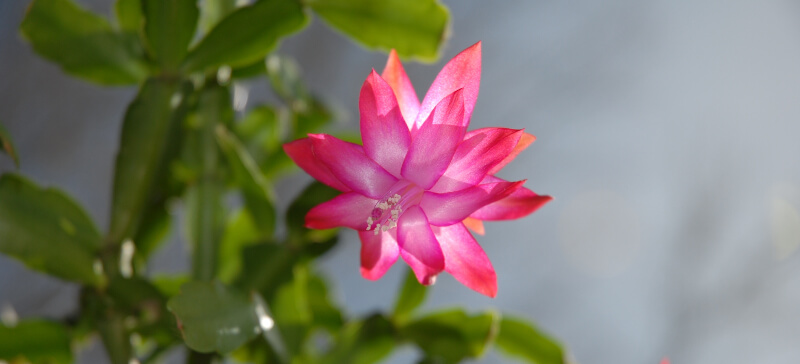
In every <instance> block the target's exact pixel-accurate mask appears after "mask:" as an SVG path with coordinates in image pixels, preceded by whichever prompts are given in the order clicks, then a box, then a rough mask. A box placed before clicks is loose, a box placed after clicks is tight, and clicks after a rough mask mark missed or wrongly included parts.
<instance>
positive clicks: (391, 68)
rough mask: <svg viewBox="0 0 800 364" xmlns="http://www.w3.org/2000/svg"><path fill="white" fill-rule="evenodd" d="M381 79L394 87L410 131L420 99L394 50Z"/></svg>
mask: <svg viewBox="0 0 800 364" xmlns="http://www.w3.org/2000/svg"><path fill="white" fill-rule="evenodd" d="M381 77H383V79H384V80H386V82H388V83H389V85H391V86H392V90H394V94H395V96H397V103H398V104H400V111H401V112H402V113H403V119H405V122H406V124H408V129H409V130H410V129H411V126H412V125H414V119H416V118H417V114H418V113H419V98H418V97H417V92H416V91H414V86H413V85H411V80H409V79H408V75H406V70H405V69H404V68H403V64H402V63H400V58H399V57H397V52H395V50H394V49H392V51H391V52H389V59H388V60H387V61H386V67H385V68H384V69H383V73H382V74H381Z"/></svg>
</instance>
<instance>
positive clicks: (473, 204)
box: [419, 181, 525, 226]
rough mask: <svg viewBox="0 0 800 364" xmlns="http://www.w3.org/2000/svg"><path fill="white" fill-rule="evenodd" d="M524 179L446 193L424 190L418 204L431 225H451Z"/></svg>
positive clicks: (493, 200)
mask: <svg viewBox="0 0 800 364" xmlns="http://www.w3.org/2000/svg"><path fill="white" fill-rule="evenodd" d="M523 183H525V181H519V182H495V183H486V184H481V185H477V186H473V187H470V188H466V189H463V190H461V191H455V192H448V193H435V192H425V193H424V194H423V195H422V200H421V201H420V203H419V206H420V207H421V208H422V210H423V211H425V216H427V217H428V220H429V221H430V224H431V225H436V226H446V225H452V224H455V223H458V222H461V220H464V219H466V218H467V217H469V216H470V214H472V213H474V212H475V211H476V210H478V209H480V208H481V207H483V206H486V205H488V204H490V203H492V202H495V201H497V200H500V199H502V198H504V197H506V196H508V195H510V194H511V193H513V192H514V191H516V190H517V189H518V188H519V187H520V186H522V184H523Z"/></svg>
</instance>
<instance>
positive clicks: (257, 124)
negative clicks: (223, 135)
mask: <svg viewBox="0 0 800 364" xmlns="http://www.w3.org/2000/svg"><path fill="white" fill-rule="evenodd" d="M282 124H283V123H281V118H280V116H279V115H278V112H277V111H275V109H273V108H272V107H269V106H259V107H256V108H254V109H252V110H250V112H248V113H247V115H245V117H244V118H242V120H241V121H239V122H238V123H236V124H235V125H234V132H235V133H236V135H237V136H238V137H239V138H240V139H241V140H242V143H244V144H245V145H246V146H247V150H248V151H249V152H250V154H251V155H252V156H253V159H255V160H256V162H257V163H260V162H262V161H263V160H264V159H265V158H267V157H268V156H269V155H270V154H273V153H283V150H282V149H281V139H282V136H283V134H284V130H283V129H284V126H283V125H282Z"/></svg>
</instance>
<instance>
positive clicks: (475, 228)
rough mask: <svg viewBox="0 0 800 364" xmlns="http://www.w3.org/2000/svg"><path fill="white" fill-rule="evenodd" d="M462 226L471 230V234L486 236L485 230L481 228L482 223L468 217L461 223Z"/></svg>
mask: <svg viewBox="0 0 800 364" xmlns="http://www.w3.org/2000/svg"><path fill="white" fill-rule="evenodd" d="M462 223H463V224H464V226H466V227H467V228H468V229H470V230H472V232H473V233H475V234H478V235H484V234H486V229H485V228H484V227H483V221H481V220H478V219H474V218H471V217H468V218H466V219H464V221H462Z"/></svg>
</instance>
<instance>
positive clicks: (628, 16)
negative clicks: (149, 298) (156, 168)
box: [0, 0, 800, 364]
mask: <svg viewBox="0 0 800 364" xmlns="http://www.w3.org/2000/svg"><path fill="white" fill-rule="evenodd" d="M80 2H81V3H83V4H86V5H87V6H89V7H91V8H93V9H95V10H99V11H105V12H107V11H108V9H109V7H110V5H109V4H108V3H110V2H108V1H101V0H92V1H89V0H84V1H80ZM447 5H448V6H450V8H451V10H452V14H453V29H452V30H453V33H452V34H453V37H452V38H451V39H450V41H449V42H448V44H447V47H446V48H445V50H444V53H443V57H442V61H441V62H440V63H439V64H436V65H421V64H409V65H407V67H406V69H407V71H408V73H409V74H410V77H411V79H412V81H413V82H414V84H415V86H416V88H417V93H418V94H419V95H420V97H422V95H424V92H425V90H426V89H427V86H428V85H429V84H430V82H431V81H432V80H433V78H434V77H435V75H436V73H437V72H438V70H439V68H440V67H441V64H442V63H443V62H444V61H446V60H448V59H449V58H450V57H452V56H453V55H455V54H456V53H458V52H459V51H460V50H462V49H464V48H466V47H467V46H469V45H471V44H473V43H475V42H476V41H478V40H483V76H482V83H481V95H480V98H479V99H478V104H477V107H476V109H475V113H474V114H473V118H472V126H473V127H474V128H477V127H485V126H505V127H512V128H526V129H527V131H529V132H531V133H533V134H535V135H536V136H537V137H538V140H537V141H536V143H534V144H533V145H532V146H531V147H530V148H529V149H528V150H527V151H525V152H524V153H523V154H522V155H521V156H520V157H518V158H517V160H516V161H515V162H514V163H512V164H511V165H510V166H509V167H507V168H506V170H504V171H502V172H501V173H500V175H501V176H502V177H505V178H508V179H522V178H528V183H527V186H528V187H530V188H532V189H534V190H535V191H537V192H540V193H546V194H551V195H553V196H555V198H556V200H555V201H554V202H552V203H550V204H549V205H547V206H545V207H544V208H543V209H542V210H540V211H539V212H537V213H535V214H534V215H532V216H529V217H527V218H525V219H523V220H520V221H513V222H499V223H489V224H487V234H486V236H483V237H478V240H479V242H481V244H482V245H483V247H484V248H485V250H486V251H487V253H488V255H489V257H490V258H491V259H492V262H493V263H494V265H495V268H496V270H497V274H498V278H499V286H500V288H499V294H498V297H497V298H496V299H488V298H485V297H482V296H480V295H478V294H476V293H474V292H472V291H470V290H468V289H466V288H465V287H463V286H461V285H460V284H458V283H457V282H456V281H455V280H453V279H452V278H451V277H449V276H445V275H443V276H442V277H441V279H440V280H439V282H438V283H437V284H436V286H435V288H434V289H433V290H432V293H431V296H430V300H429V301H428V302H427V304H426V308H428V309H434V308H439V307H446V306H453V305H465V306H467V307H469V308H470V309H474V310H479V309H485V308H489V307H494V308H496V309H498V310H501V311H503V312H513V313H517V314H519V315H522V316H525V317H527V318H529V319H533V320H535V321H536V322H537V323H538V324H539V325H540V326H542V327H543V328H544V329H546V330H547V331H548V332H550V333H552V334H553V335H554V336H556V337H557V338H559V339H560V340H562V341H563V343H564V344H565V345H566V346H567V347H569V349H570V350H571V352H572V353H573V355H574V357H575V358H576V359H577V360H578V361H580V362H581V363H610V364H616V363H657V362H658V361H659V360H660V359H661V358H662V357H664V356H669V357H670V358H671V359H672V361H673V363H698V364H699V363H798V362H800V344H798V339H800V278H798V277H800V254H799V253H798V252H797V247H798V245H800V213H798V208H800V168H799V167H800V165H799V164H798V162H800V143H798V141H797V139H798V136H800V119H799V117H800V71H798V67H799V66H800V3H798V2H797V1H790V0H750V1H746V0H729V1H712V0H698V1H668V0H663V1H661V0H654V1H634V0H611V1H603V2H599V1H591V0H573V1H503V2H499V1H484V2H481V1H477V0H471V1H449V2H447ZM25 6H26V1H22V0H2V1H0V70H2V74H1V76H0V121H2V122H3V124H4V125H5V126H6V127H7V128H8V129H9V131H10V133H11V135H12V136H13V138H14V140H15V142H16V145H17V148H18V150H19V154H20V155H21V158H22V168H21V172H22V173H23V174H25V175H27V176H30V177H32V178H33V179H34V180H36V181H38V182H40V183H44V184H48V185H55V186H58V187H60V188H62V189H64V190H66V191H67V192H69V193H70V194H71V195H72V196H74V197H75V198H76V199H77V200H78V201H80V202H81V203H82V204H83V205H84V206H85V207H86V209H87V210H88V211H89V213H90V214H91V215H92V216H93V217H94V218H95V219H96V221H97V223H98V225H99V226H101V227H104V226H106V224H107V221H108V217H107V213H108V210H109V204H110V201H109V196H110V182H111V177H112V167H113V158H114V153H115V150H116V147H117V138H118V132H119V129H120V122H121V116H122V113H123V111H124V108H125V106H126V104H127V103H128V102H129V101H130V100H131V98H132V97H133V95H134V90H133V89H131V88H101V87H98V86H94V85H91V84H88V83H86V82H83V81H80V80H76V79H73V78H71V77H68V76H66V75H64V74H62V73H61V72H60V70H59V69H58V68H57V67H56V66H54V65H53V64H50V63H48V62H46V61H43V60H41V59H40V58H37V57H36V56H35V55H34V54H33V53H32V51H31V49H30V48H29V47H28V46H27V45H26V44H24V43H23V42H22V41H21V40H20V37H19V35H18V33H17V31H16V29H17V28H18V26H19V22H20V21H21V18H22V16H23V12H24V9H25ZM281 51H282V52H284V53H288V54H291V55H293V56H295V57H297V58H298V60H299V62H300V64H301V65H302V66H303V68H304V71H305V77H306V79H307V81H308V83H309V84H310V87H311V89H312V90H314V91H315V92H317V93H319V94H321V95H323V96H326V97H327V101H328V102H329V103H331V104H333V105H335V106H336V107H337V109H338V110H339V115H340V120H341V122H342V123H343V126H344V127H351V128H354V127H356V125H357V120H356V119H355V117H354V116H357V95H358V91H359V88H360V86H361V83H362V82H363V79H364V78H365V77H366V75H367V74H368V72H369V70H370V69H371V68H372V67H375V68H377V69H378V70H380V69H382V67H383V64H384V62H385V55H382V54H379V53H374V52H368V51H365V50H362V49H361V48H359V47H357V46H355V45H353V44H351V43H349V42H348V41H347V40H345V39H344V38H342V37H340V36H339V35H338V34H335V33H334V32H332V31H331V30H330V29H329V28H327V27H326V26H324V25H323V24H321V23H320V21H319V20H315V21H314V24H313V25H312V26H311V27H310V28H309V29H308V30H307V31H305V32H304V33H302V34H300V35H297V36H294V37H292V38H291V39H289V40H288V41H286V42H285V43H284V44H283V46H282V48H281ZM245 86H246V87H247V88H248V89H250V90H251V91H252V92H251V94H250V98H249V99H250V103H249V104H248V106H252V105H255V104H258V103H259V102H264V101H266V100H269V99H270V98H271V96H270V95H268V94H267V93H266V91H265V90H266V89H267V88H266V87H265V86H264V85H263V84H260V83H254V84H247V85H245ZM11 169H12V164H11V162H10V160H9V159H8V158H5V157H2V156H0V171H9V170H11ZM298 180H300V181H302V182H305V181H307V180H308V178H307V177H304V176H299V177H297V178H296V179H295V180H293V181H292V182H293V183H296V182H297V181H298ZM293 183H283V184H281V189H282V190H283V191H285V194H283V195H282V196H285V199H284V201H286V200H288V199H289V198H290V196H292V195H293V194H296V193H297V187H293V186H294V184H293ZM344 237H345V240H346V241H345V243H344V244H341V246H340V248H339V249H338V250H337V251H335V252H334V253H333V254H332V255H331V256H330V257H328V258H326V259H325V260H324V262H323V267H322V269H324V271H325V272H327V273H329V274H330V276H331V277H332V278H333V279H334V280H335V282H336V284H337V289H336V291H337V296H338V298H339V299H340V300H341V301H342V302H344V304H345V305H346V306H348V308H349V309H350V310H351V312H354V313H365V312H368V311H370V310H373V309H375V308H386V307H388V306H389V305H390V304H391V301H392V300H393V297H394V292H395V290H396V287H397V285H398V282H399V279H400V278H401V275H402V273H403V272H404V270H403V269H400V268H401V267H402V265H401V264H398V265H396V266H395V267H394V268H393V269H392V270H391V271H390V272H389V273H388V274H387V276H386V277H385V278H383V279H382V280H380V281H378V282H370V281H366V280H363V279H362V278H361V277H360V275H359V273H358V249H359V244H358V243H357V240H356V237H355V234H352V233H349V232H348V233H345V234H344ZM174 240H175V241H176V242H174V243H172V244H171V245H169V246H167V247H165V248H164V249H162V250H161V251H160V253H159V255H158V256H157V257H156V259H155V267H154V271H157V272H176V271H180V270H182V269H185V268H186V267H187V262H186V259H187V255H186V254H185V252H184V248H183V245H182V243H180V240H181V239H180V233H177V234H176V238H175V239H174ZM75 301H76V290H75V287H74V286H73V285H69V284H64V283H62V282H60V281H57V280H54V279H50V278H47V277H44V276H42V275H39V274H36V273H32V272H30V271H28V270H26V269H25V268H24V267H23V266H22V265H21V264H19V263H17V262H16V261H14V260H11V259H9V258H6V257H3V256H0V305H12V306H13V307H14V308H15V309H16V310H17V312H18V313H19V314H20V316H22V317H28V316H35V315H44V316H48V317H61V316H63V315H65V314H66V313H68V312H70V311H71V310H73V309H75ZM90 346H91V345H90ZM178 356H179V355H178ZM415 356H416V354H415V352H414V351H413V350H411V349H408V348H406V349H403V350H401V351H399V353H398V354H397V355H395V356H394V359H393V362H397V363H405V362H410V361H412V360H413V358H415ZM101 358H102V355H100V354H98V353H97V350H94V351H92V350H89V351H86V352H84V353H83V354H82V355H81V361H82V362H86V363H90V362H102V359H101ZM501 360H502V359H499V357H497V356H494V355H493V354H490V355H489V356H488V357H486V358H484V359H483V360H482V362H487V363H488V362H497V361H501Z"/></svg>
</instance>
